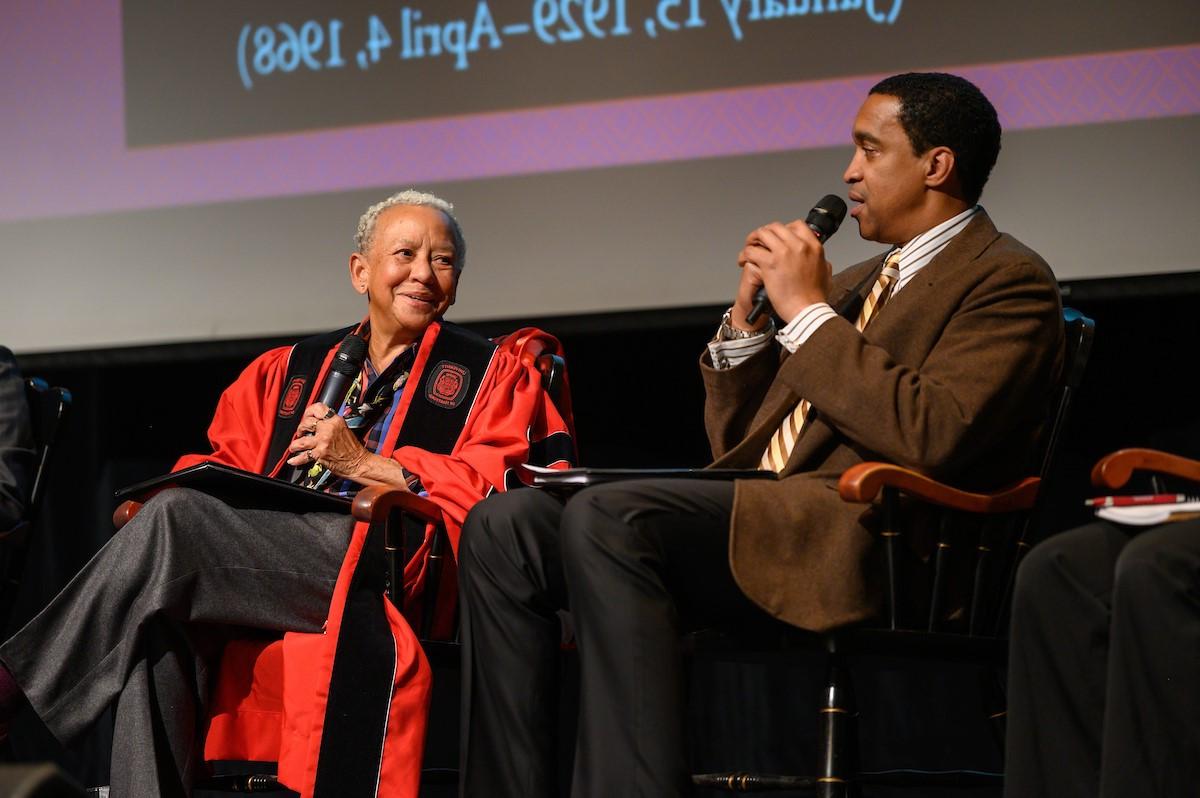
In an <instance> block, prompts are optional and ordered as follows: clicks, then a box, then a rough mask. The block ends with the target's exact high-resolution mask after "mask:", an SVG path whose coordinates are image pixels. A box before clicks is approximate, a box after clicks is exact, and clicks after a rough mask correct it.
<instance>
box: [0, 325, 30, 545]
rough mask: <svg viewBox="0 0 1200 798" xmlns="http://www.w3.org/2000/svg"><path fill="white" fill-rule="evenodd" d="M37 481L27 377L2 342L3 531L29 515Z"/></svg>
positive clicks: (0, 523)
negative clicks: (26, 385)
mask: <svg viewBox="0 0 1200 798" xmlns="http://www.w3.org/2000/svg"><path fill="white" fill-rule="evenodd" d="M32 481H33V429H32V427H30V425H29V406H28V404H26V401H25V381H24V380H22V379H21V372H20V371H19V370H18V369H17V362H16V360H15V359H14V358H13V353H12V352H10V351H9V350H8V349H7V348H6V347H3V346H0V534H3V533H5V532H8V531H9V530H10V529H12V528H14V527H15V526H16V525H17V524H19V523H20V522H21V521H22V520H24V518H25V513H26V511H27V507H26V504H27V502H28V500H29V492H30V490H31V489H32V486H31V483H32Z"/></svg>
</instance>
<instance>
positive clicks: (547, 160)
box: [0, 0, 1200, 353]
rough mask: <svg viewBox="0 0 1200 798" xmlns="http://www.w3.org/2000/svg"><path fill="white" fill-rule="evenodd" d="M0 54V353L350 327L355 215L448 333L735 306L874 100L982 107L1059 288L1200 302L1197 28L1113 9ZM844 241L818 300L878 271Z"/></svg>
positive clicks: (358, 24)
mask: <svg viewBox="0 0 1200 798" xmlns="http://www.w3.org/2000/svg"><path fill="white" fill-rule="evenodd" d="M0 13H2V14H3V18H2V20H0V99H2V101H3V107H4V109H5V119H4V122H3V124H0V186H2V188H0V343H3V344H5V345H8V346H10V347H12V348H13V349H15V350H16V351H17V352H18V353H21V352H55V351H67V350H75V349H92V348H101V347H111V346H122V345H132V344H144V343H162V342H178V341H205V340H215V339H236V338H249V337H259V336H270V335H277V334H284V333H293V332H304V331H310V330H313V331H315V330H322V329H328V328H332V327H336V326H339V325H344V324H347V323H349V322H350V321H353V320H355V319H356V318H358V317H359V315H360V314H361V313H362V300H361V298H360V297H359V296H358V295H356V294H354V293H353V292H352V291H351V290H350V288H349V285H348V281H347V277H346V261H347V257H348V255H349V253H350V251H351V240H350V239H351V235H352V232H353V230H354V226H355V224H356V221H357V218H358V215H359V214H360V213H361V212H362V210H363V209H364V208H365V207H366V206H367V205H368V204H370V203H371V202H373V201H375V200H378V199H380V198H382V197H384V196H386V195H387V194H389V193H391V192H392V191H394V190H397V189H399V188H402V187H408V186H417V187H420V188H424V189H427V190H432V191H435V192H437V193H439V194H442V195H444V196H445V197H446V198H448V199H450V200H451V201H452V202H454V203H455V205H456V207H457V210H458V212H459V215H460V218H461V220H462V223H463V225H464V227H465V230H466V234H467V238H468V240H469V243H470V247H469V256H468V262H467V265H466V271H465V273H464V275H463V283H462V288H461V290H460V292H459V302H458V304H457V305H456V307H455V308H453V309H452V311H451V314H450V317H451V318H453V319H456V320H459V321H471V320H484V319H507V318H520V317H530V316H547V315H565V314H587V313H594V312H603V311H612V310H628V309H654V308H665V307H679V306H694V305H708V304H717V303H722V302H726V301H728V300H729V298H730V296H731V295H732V292H733V289H734V286H735V284H736V280H737V273H736V266H735V264H734V255H735V253H736V252H737V250H738V248H739V246H740V242H741V241H742V239H743V238H744V236H745V234H746V233H747V232H748V231H749V230H751V229H752V228H754V227H755V226H757V225H759V224H761V223H763V222H766V221H771V220H773V219H783V220H788V219H792V218H797V217H801V216H803V215H804V214H805V212H806V211H807V210H808V208H809V207H810V206H811V204H812V202H813V201H814V200H815V199H816V198H818V197H820V196H821V195H823V194H826V193H829V192H841V193H843V195H844V186H843V185H842V181H841V176H842V171H843V169H844V168H845V165H846V162H847V160H848V159H849V156H850V152H851V151H850V145H849V130H850V123H851V120H852V119H853V116H854V113H855V110H856V109H857V107H858V105H859V104H860V103H861V101H862V99H863V98H864V96H865V95H866V92H867V90H868V89H869V88H870V86H871V85H872V84H873V83H874V82H875V81H876V80H877V79H879V78H880V77H882V76H884V75H887V74H891V73H894V72H899V71H906V70H927V69H936V70H944V71H952V72H956V73H959V74H962V75H964V76H966V77H968V78H969V79H971V80H973V81H975V82H976V83H977V84H978V85H980V86H981V87H982V88H983V89H984V91H985V92H986V93H987V94H988V95H989V96H990V97H991V99H992V100H993V102H994V103H995V104H996V106H997V108H998V109H999V112H1000V116H1001V121H1002V123H1003V124H1004V126H1005V131H1006V132H1005V138H1004V146H1003V151H1002V153H1001V156H1000V162H999V164H998V165H997V168H996V171H995V173H994V175H993V178H992V181H991V183H990V184H989V185H988V187H987V189H986V191H985V193H984V198H983V204H984V206H985V207H986V208H987V209H988V210H989V212H990V213H991V214H992V216H993V218H994V219H995V220H996V221H997V223H998V225H999V226H1000V227H1001V229H1004V230H1008V231H1009V232H1012V233H1014V234H1015V235H1017V236H1018V237H1019V238H1021V239H1023V240H1024V241H1025V242H1026V243H1028V244H1030V245H1031V246H1033V247H1034V248H1036V249H1038V250H1039V251H1040V252H1042V253H1043V254H1044V255H1045V256H1046V258H1047V259H1048V260H1049V261H1050V263H1051V265H1052V266H1053V267H1054V268H1055V270H1056V273H1057V274H1058V276H1059V277H1060V279H1064V280H1074V279H1081V278H1089V277H1116V276H1122V275H1135V274H1153V273H1165V272H1179V271H1184V270H1191V269H1194V268H1196V257H1195V255H1194V254H1193V250H1194V248H1195V245H1194V244H1193V243H1192V242H1191V241H1190V240H1189V238H1190V236H1188V235H1187V234H1186V233H1187V226H1188V224H1190V223H1192V222H1193V220H1195V219H1198V218H1200V200H1198V199H1197V197H1198V195H1200V192H1198V191H1197V189H1200V159H1197V158H1196V157H1195V155H1194V154H1193V152H1192V150H1193V148H1194V145H1195V142H1197V141H1200V11H1197V8H1196V6H1195V4H1194V3H1181V2H1178V0H1143V2H1139V3H1130V2H1115V1H1114V0H1099V1H1098V2H1092V3H1087V4H1081V3H1063V2H1054V1H1053V0H1051V1H1050V2H1047V0H1007V1H1006V2H998V1H997V0H986V1H985V0H965V1H964V0H436V2H435V1H434V0H410V1H409V2H401V3H395V2H392V3H389V2H383V1H382V0H356V1H355V2H338V3H332V2H311V1H310V2H306V1H304V0H289V1H288V2H284V1H283V0H258V1H257V2H254V3H245V2H220V1H219V0H211V1H209V2H200V0H174V1H170V0H125V2H119V1H118V0H93V1H92V2H87V3H83V2H75V3H44V2H34V0H20V1H19V2H6V3H4V5H3V10H2V12H0ZM878 249H879V247H878V245H875V244H871V243H869V242H863V241H861V240H859V239H858V237H857V234H856V230H855V229H854V225H853V223H850V222H848V223H847V226H846V228H845V229H844V230H843V231H842V232H841V233H839V235H838V236H837V237H836V238H834V239H833V240H832V241H831V242H830V245H829V247H828V252H829V257H830V259H831V260H832V261H833V262H834V264H835V266H844V265H848V264H850V263H853V262H855V261H857V260H859V259H861V258H863V257H866V256H868V255H870V254H873V253H875V252H877V251H878Z"/></svg>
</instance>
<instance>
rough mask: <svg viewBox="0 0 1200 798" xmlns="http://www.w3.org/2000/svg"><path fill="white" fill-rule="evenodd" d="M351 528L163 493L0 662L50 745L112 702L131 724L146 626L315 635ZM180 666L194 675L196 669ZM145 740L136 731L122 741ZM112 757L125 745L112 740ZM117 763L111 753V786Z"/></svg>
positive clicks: (331, 518)
mask: <svg viewBox="0 0 1200 798" xmlns="http://www.w3.org/2000/svg"><path fill="white" fill-rule="evenodd" d="M350 532H351V522H350V521H349V520H348V519H347V518H346V517H345V516H339V515H330V514H317V513H314V514H310V515H302V516H298V515H293V514H289V513H274V512H267V511H252V510H234V509H233V508H230V507H228V506H227V505H225V504H223V503H221V502H219V501H217V500H215V499H212V498H211V497H209V496H206V495H204V494H201V493H197V492H194V491H190V490H184V489H172V490H169V491H165V492H164V493H162V494H160V495H159V496H157V497H155V498H154V499H153V500H151V501H150V502H148V503H147V504H146V506H145V507H144V508H143V509H142V511H141V512H140V513H139V514H138V515H137V517H135V518H134V519H133V521H131V522H130V523H129V524H127V525H126V526H125V528H123V529H122V530H121V531H120V532H119V533H117V535H115V536H114V537H113V539H112V540H111V541H109V543H108V544H106V545H105V546H104V548H102V549H101V550H100V552H99V553H97V555H96V556H95V557H94V558H93V559H92V561H91V562H90V563H88V565H86V566H85V567H84V568H83V570H82V571H80V573H79V574H78V575H76V577H75V578H74V579H73V580H72V581H71V583H70V584H69V585H68V586H67V587H66V588H64V589H63V591H62V592H61V593H60V594H59V595H58V596H57V597H56V598H55V599H54V600H53V601H52V602H51V603H50V605H49V606H48V607H47V608H46V609H45V610H43V611H42V612H41V613H40V614H39V615H38V616H37V617H36V618H34V619H33V620H32V621H30V622H29V624H28V625H26V627H25V628H24V629H22V630H21V631H20V632H18V633H17V634H16V635H15V636H14V637H13V638H11V639H10V640H9V641H8V642H6V643H5V644H4V645H3V646H2V647H0V659H3V661H4V662H5V663H6V665H7V666H8V668H9V670H10V671H12V673H13V675H14V676H15V677H16V679H17V682H18V683H19V684H20V685H21V687H22V689H23V690H24V692H25V695H26V697H27V698H28V699H29V701H30V704H31V705H32V706H33V708H34V710H35V711H36V712H37V713H38V714H39V715H40V716H41V718H42V720H43V721H44V722H45V723H46V725H47V726H48V727H49V728H50V730H51V731H52V732H53V733H54V734H55V735H56V736H57V737H58V738H59V739H60V740H63V741H67V740H69V739H71V738H72V737H74V736H76V735H77V734H78V733H80V732H81V731H83V730H84V729H85V728H86V727H87V726H88V725H90V724H91V723H92V722H93V721H94V720H95V719H96V718H97V717H98V716H99V714H100V713H101V712H102V711H103V710H104V709H105V707H107V706H108V705H109V704H110V703H111V702H113V701H114V700H116V699H117V697H118V696H121V703H122V704H123V709H119V710H118V711H119V713H124V715H125V717H126V718H127V719H129V718H132V717H136V715H131V714H130V707H131V706H132V705H133V703H135V702H136V701H137V700H139V697H140V696H141V695H143V694H144V695H149V694H150V693H149V689H150V688H149V687H147V688H146V689H145V690H143V689H141V687H140V686H139V685H140V682H139V681H138V678H135V679H134V680H133V683H132V686H133V687H134V690H133V692H132V693H131V695H129V696H125V695H121V694H122V690H123V689H124V688H125V687H126V684H127V683H129V682H130V678H131V675H132V674H133V673H134V670H135V668H139V667H141V666H142V663H143V661H144V660H145V657H146V653H147V648H146V645H147V638H146V635H145V633H146V630H147V629H148V628H149V626H150V624H152V623H153V624H158V623H162V622H169V623H170V624H174V625H176V627H177V628H181V629H187V630H191V629H192V628H193V627H195V626H196V625H205V624H216V625H227V626H244V627H253V628H260V629H272V630H280V631H282V630H295V631H318V630H319V629H320V627H321V624H322V622H323V621H324V619H325V616H326V613H327V610H328V606H329V598H330V596H331V595H332V590H333V584H334V582H335V581H336V578H337V572H338V569H339V567H340V564H341V559H342V556H343V555H344V553H345V550H346V546H347V544H348V541H349V538H350ZM155 639H156V640H157V641H159V642H161V643H162V644H166V643H167V642H172V644H173V643H174V641H177V640H178V638H175V637H169V636H168V637H165V638H164V637H156V638H155ZM156 645H157V643H156ZM184 648H186V646H184ZM179 656H181V657H182V656H186V654H185V653H181V654H179ZM151 665H153V663H151ZM180 667H181V670H182V671H183V672H186V673H195V672H196V668H197V667H200V665H195V664H194V665H192V666H180ZM156 678H157V675H156ZM163 678H164V679H165V678H166V677H165V676H164V677H163ZM153 681H154V679H147V680H146V684H147V685H150V684H151V683H152V682H153ZM185 681H186V680H185ZM160 689H164V688H160ZM172 690H174V692H173V695H183V694H184V692H185V691H183V690H182V689H179V690H175V688H172ZM155 722H157V721H155ZM149 734H151V731H150V730H149V729H143V730H142V731H139V732H135V733H134V734H132V735H131V738H130V739H129V740H127V741H125V742H127V743H128V744H129V745H136V744H137V743H138V742H139V741H143V742H144V741H146V740H149V739H150V738H149V737H148V736H146V735H149ZM147 744H148V743H147ZM117 750H118V751H122V750H129V749H128V748H126V747H125V745H124V743H123V742H118V744H117ZM123 768H124V763H123V762H121V761H119V760H118V759H117V758H116V757H114V760H113V772H114V776H113V778H114V781H119V777H118V776H117V775H116V774H117V772H118V771H119V770H121V769H123Z"/></svg>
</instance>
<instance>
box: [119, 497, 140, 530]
mask: <svg viewBox="0 0 1200 798" xmlns="http://www.w3.org/2000/svg"><path fill="white" fill-rule="evenodd" d="M140 509H142V503H141V502H135V501H134V500H133V499H127V500H126V501H123V502H121V504H120V505H118V506H117V509H115V510H113V516H112V518H113V527H114V528H115V529H120V528H121V527H123V526H125V525H126V524H128V523H129V522H130V521H132V520H133V517H134V516H135V515H137V514H138V510H140Z"/></svg>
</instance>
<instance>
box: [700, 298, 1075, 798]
mask: <svg viewBox="0 0 1200 798" xmlns="http://www.w3.org/2000/svg"><path fill="white" fill-rule="evenodd" d="M1064 320H1065V324H1066V362H1065V363H1064V371H1063V377H1062V383H1061V387H1060V390H1059V392H1058V397H1057V403H1056V405H1055V406H1054V416H1053V418H1052V419H1051V420H1050V421H1051V423H1050V425H1049V427H1048V431H1047V434H1046V439H1045V451H1044V453H1043V455H1042V458H1041V466H1040V470H1039V471H1038V473H1037V474H1036V475H1031V476H1028V477H1026V478H1024V479H1021V480H1019V481H1017V482H1016V483H1014V484H1012V485H1010V486H1008V487H1007V488H1004V489H1003V490H999V491H996V492H993V493H970V492H966V491H961V490H957V489H955V488H952V487H950V486H948V485H945V484H942V483H940V482H937V481H935V480H932V479H930V478H928V477H926V476H923V475H921V474H919V473H916V472H914V471H910V470H907V469H904V468H901V467H899V466H895V465H891V464H888V463H871V462H866V463H860V464H858V465H856V466H854V467H852V468H850V469H848V470H847V471H846V472H845V473H844V474H843V475H842V477H841V479H840V481H839V483H838V492H839V494H840V495H841V497H842V499H843V500H845V501H848V502H861V503H868V502H874V501H876V500H881V502H880V509H881V512H882V519H883V520H882V530H881V533H880V537H881V543H880V545H881V546H882V555H883V556H882V560H883V570H884V573H883V574H882V583H883V585H884V590H883V610H882V613H881V620H882V622H883V623H882V625H878V626H857V627H852V628H846V629H840V630H835V631H833V632H830V633H827V634H821V635H814V634H811V633H806V632H802V631H801V630H797V629H787V630H782V631H780V630H775V632H774V633H773V635H772V638H771V639H770V640H769V641H764V640H762V639H759V640H757V641H755V642H753V643H751V644H750V650H751V651H757V652H761V653H762V654H763V655H765V656H767V657H771V656H783V657H787V656H790V655H792V654H794V653H796V652H798V651H802V652H806V655H807V656H811V652H812V650H813V649H814V648H817V649H819V650H823V651H824V654H825V659H826V669H827V680H826V682H825V688H824V690H823V693H822V695H823V697H824V698H823V701H822V706H821V707H820V724H819V727H818V732H819V734H818V736H819V740H820V742H819V751H818V759H817V768H816V775H814V776H787V775H776V774H756V773H747V772H743V771H738V772H726V773H707V774H698V775H695V776H693V777H692V781H693V783H694V784H696V785H697V786H702V787H708V788H715V789H720V790H728V791H734V792H737V791H747V792H748V791H761V790H812V791H815V793H816V794H817V795H818V796H821V798H846V797H847V796H856V795H858V794H859V793H860V787H861V786H862V785H863V784H890V785H918V784H920V785H928V786H937V785H947V784H949V785H973V784H979V783H980V782H985V783H986V782H993V783H999V781H1000V779H1001V776H1000V774H998V773H997V774H978V773H975V772H970V771H960V772H952V773H944V772H943V773H937V774H932V773H914V772H912V771H908V770H905V771H876V772H873V773H867V772H864V771H862V770H860V769H859V767H858V761H859V757H858V737H857V732H856V729H855V718H856V716H857V707H856V705H855V703H854V691H853V685H852V683H851V678H850V670H849V668H848V667H847V661H848V660H849V658H851V657H854V656H858V655H870V656H876V655H881V654H882V655H889V656H899V657H905V658H917V659H922V660H932V661H958V662H961V661H973V662H979V663H983V664H987V665H992V666H995V668H996V669H997V673H999V672H1000V669H1002V668H1003V666H1004V663H1005V658H1006V656H1007V642H1006V640H1005V639H1004V638H1005V633H1006V631H1007V623H1006V617H1007V604H1008V601H1009V596H1010V594H1011V589H1012V588H1011V586H1012V580H1013V578H1014V575H1015V573H1016V567H1017V564H1018V563H1019V561H1020V559H1021V557H1022V556H1023V554H1024V551H1025V549H1026V548H1027V547H1028V545H1029V544H1030V542H1031V541H1030V540H1029V537H1030V533H1031V529H1032V528H1033V526H1034V521H1035V519H1036V515H1037V509H1038V506H1039V500H1040V499H1042V497H1044V496H1045V495H1046V493H1047V491H1046V484H1047V480H1048V478H1049V477H1050V475H1051V466H1052V464H1053V461H1054V455H1055V451H1056V449H1057V447H1058V443H1059V439H1060V437H1061V435H1062V430H1063V426H1064V424H1065V421H1066V419H1067V416H1068V413H1069V411H1070V407H1071V403H1072V401H1073V399H1074V396H1075V394H1076V393H1077V392H1078V389H1079V385H1080V383H1081V381H1082V378H1083V373H1084V370H1085V367H1086V364H1087V359H1088V355H1089V353H1090V350H1091V344H1092V338H1093V335H1094V330H1095V325H1094V323H1093V322H1092V320H1091V319H1089V318H1087V317H1086V316H1083V315H1082V314H1080V313H1078V312H1077V311H1074V310H1072V309H1066V310H1065V311H1064ZM901 496H905V497H907V498H908V499H909V501H910V505H911V502H912V501H914V500H915V501H916V502H918V503H920V504H922V505H926V506H928V507H931V508H936V511H935V512H932V513H930V516H933V517H937V518H939V519H940V520H939V521H938V524H937V527H936V529H937V535H936V538H937V548H936V550H935V553H934V555H933V557H932V562H931V563H930V567H929V574H928V578H927V580H926V579H922V580H921V582H922V584H906V583H905V576H906V575H907V574H906V570H905V568H904V567H903V565H904V563H903V562H902V560H903V559H904V551H905V546H906V543H905V536H906V535H908V534H912V533H914V532H915V531H917V530H910V529H905V528H903V525H902V524H901V523H899V522H900V520H901V510H902V505H901V498H900V497H901ZM910 505H904V507H905V508H907V507H908V506H910ZM905 515H908V516H909V517H917V516H913V515H912V514H911V513H905ZM919 517H921V518H924V517H925V516H924V515H921V516H919ZM964 522H966V523H964ZM964 526H965V527H966V529H964V528H963V527H964ZM960 552H961V553H967V554H969V558H970V568H969V571H970V573H969V574H966V577H967V578H968V582H969V586H967V587H966V588H965V589H961V590H958V591H956V592H953V591H952V590H951V582H952V576H954V575H955V574H956V571H955V569H953V568H952V567H951V560H952V557H953V556H954V555H955V554H958V553H960ZM958 559H961V558H958ZM914 596H915V597H916V599H915V600H914ZM956 596H958V597H961V598H962V605H961V611H959V612H952V610H955V609H958V608H959V605H958V602H957V601H955V598H956ZM914 606H916V607H920V608H922V609H923V611H922V612H921V613H920V616H919V617H916V616H915V615H914V614H912V612H911V609H912V608H913V607H914ZM694 642H695V644H696V646H697V647H698V648H699V649H700V650H701V651H706V652H714V653H715V655H716V656H718V657H720V656H722V655H723V652H733V653H734V654H735V655H736V657H737V658H744V655H745V652H746V642H745V641H744V640H740V639H738V638H737V637H736V636H735V637H732V638H731V637H729V636H728V635H722V634H719V635H716V636H713V635H712V634H709V635H706V636H704V637H701V638H697V639H696V640H695V641H694ZM993 716H994V718H996V719H999V718H1002V717H1003V710H1002V708H997V711H996V712H995V713H993ZM1000 738H1001V740H1002V739H1003V735H1001V736H1000Z"/></svg>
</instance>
